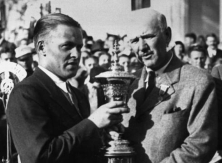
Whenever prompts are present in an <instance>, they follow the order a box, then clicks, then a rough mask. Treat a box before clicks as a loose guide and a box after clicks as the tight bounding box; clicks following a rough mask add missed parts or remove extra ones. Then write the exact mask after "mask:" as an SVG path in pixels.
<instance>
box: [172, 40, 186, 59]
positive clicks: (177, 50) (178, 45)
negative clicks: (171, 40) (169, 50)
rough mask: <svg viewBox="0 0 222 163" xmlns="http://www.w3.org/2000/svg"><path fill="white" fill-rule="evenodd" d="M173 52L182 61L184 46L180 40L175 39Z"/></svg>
mask: <svg viewBox="0 0 222 163" xmlns="http://www.w3.org/2000/svg"><path fill="white" fill-rule="evenodd" d="M174 53H175V54H176V56H177V58H179V59H180V60H181V61H183V58H184V55H185V47H184V44H183V43H182V42H181V41H176V42H175V46H174Z"/></svg>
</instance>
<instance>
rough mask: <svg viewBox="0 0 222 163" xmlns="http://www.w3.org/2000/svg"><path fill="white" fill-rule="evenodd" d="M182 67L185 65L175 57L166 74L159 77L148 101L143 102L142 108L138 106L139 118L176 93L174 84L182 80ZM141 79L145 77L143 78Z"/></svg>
mask: <svg viewBox="0 0 222 163" xmlns="http://www.w3.org/2000/svg"><path fill="white" fill-rule="evenodd" d="M182 65H183V63H182V62H181V61H179V59H177V58H176V56H175V55H174V56H173V58H172V60H171V63H170V64H169V66H168V67H167V68H166V70H165V72H164V73H163V74H161V75H160V76H159V77H157V79H156V87H155V88H154V89H153V90H152V92H151V93H150V94H149V96H148V97H145V98H146V99H145V100H144V102H142V103H141V105H140V106H137V113H136V116H137V117H139V116H140V115H142V114H143V113H144V112H147V111H149V110H151V109H153V108H154V107H155V106H157V105H158V104H160V103H161V102H163V101H164V100H167V99H168V98H169V97H170V96H171V95H172V94H173V93H175V89H174V84H175V83H177V82H178V81H179V79H180V70H181V66H182ZM143 71H146V70H145V68H144V69H143ZM144 73H145V72H144ZM142 74H143V73H142ZM141 78H144V77H142V76H141ZM144 81H145V80H143V83H144ZM140 82H142V81H140ZM139 85H140V84H139ZM141 93H142V92H141ZM144 94H145V88H144V93H143V95H142V94H141V96H143V97H144ZM141 98H142V97H141ZM143 99H144V98H143ZM135 100H137V99H135ZM138 104H140V103H138V102H137V105H138Z"/></svg>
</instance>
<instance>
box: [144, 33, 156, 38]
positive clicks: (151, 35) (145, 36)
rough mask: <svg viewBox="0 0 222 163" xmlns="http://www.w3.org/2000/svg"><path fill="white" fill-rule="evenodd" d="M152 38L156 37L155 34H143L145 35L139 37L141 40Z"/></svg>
mask: <svg viewBox="0 0 222 163" xmlns="http://www.w3.org/2000/svg"><path fill="white" fill-rule="evenodd" d="M154 36H156V35H155V34H145V35H141V36H140V37H141V38H142V39H144V38H150V37H154Z"/></svg>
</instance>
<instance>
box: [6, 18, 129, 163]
mask: <svg viewBox="0 0 222 163" xmlns="http://www.w3.org/2000/svg"><path fill="white" fill-rule="evenodd" d="M34 43H35V47H36V51H37V53H38V56H39V65H40V66H39V68H37V69H36V70H35V72H34V73H33V75H31V76H30V77H28V78H26V79H25V80H24V81H22V82H21V83H19V84H18V85H17V86H16V87H15V88H14V89H13V91H12V93H11V95H10V98H9V102H8V107H7V119H8V122H9V127H10V130H11V133H12V138H13V141H14V143H15V147H16V149H17V151H18V154H19V155H20V158H21V162H22V163H46V162H48V163H74V162H75V163H93V162H97V161H96V155H97V153H98V151H99V149H100V147H101V140H100V131H101V129H102V128H105V127H108V126H112V125H115V124H118V123H120V122H121V121H122V116H121V113H124V112H126V111H127V109H126V108H123V107H122V106H123V102H121V101H118V102H110V103H108V104H106V105H102V106H101V107H100V108H98V109H97V110H96V111H95V112H94V113H93V114H91V115H90V116H89V113H90V106H89V103H88V101H87V99H86V97H85V96H84V95H83V94H82V93H81V92H80V91H78V90H77V89H76V88H73V87H71V86H70V84H69V83H66V81H67V79H69V78H70V77H73V76H75V74H76V72H77V70H78V67H79V58H80V50H81V47H82V45H83V43H82V29H81V26H80V25H79V23H78V22H76V21H75V20H73V19H72V18H70V17H69V16H67V15H63V14H50V15H46V16H43V17H42V18H41V19H40V20H38V21H37V24H36V26H35V29H34Z"/></svg>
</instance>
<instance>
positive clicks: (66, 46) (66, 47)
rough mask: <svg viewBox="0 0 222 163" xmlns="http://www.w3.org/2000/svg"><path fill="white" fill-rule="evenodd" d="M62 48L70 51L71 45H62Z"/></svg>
mask: <svg viewBox="0 0 222 163" xmlns="http://www.w3.org/2000/svg"><path fill="white" fill-rule="evenodd" d="M62 48H63V49H65V50H69V49H71V45H70V44H64V45H62Z"/></svg>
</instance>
